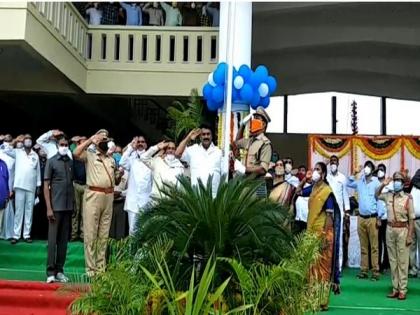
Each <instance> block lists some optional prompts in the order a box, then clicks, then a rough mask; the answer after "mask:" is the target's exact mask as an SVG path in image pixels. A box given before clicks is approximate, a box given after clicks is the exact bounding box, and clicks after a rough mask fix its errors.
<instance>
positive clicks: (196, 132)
mask: <svg viewBox="0 0 420 315" xmlns="http://www.w3.org/2000/svg"><path fill="white" fill-rule="evenodd" d="M200 134H201V129H200V128H195V129H193V130H191V131H190V133H189V134H188V137H189V138H190V140H192V141H194V140H195V139H196V138H197V137H198V136H199V135H200Z"/></svg>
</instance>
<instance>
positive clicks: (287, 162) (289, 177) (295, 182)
mask: <svg viewBox="0 0 420 315" xmlns="http://www.w3.org/2000/svg"><path fill="white" fill-rule="evenodd" d="M283 164H284V171H285V173H286V176H285V179H286V182H288V183H289V184H290V185H292V186H293V187H295V188H296V187H297V186H299V183H300V180H299V178H297V177H296V176H295V175H293V174H292V170H293V160H292V158H290V157H287V158H285V159H283Z"/></svg>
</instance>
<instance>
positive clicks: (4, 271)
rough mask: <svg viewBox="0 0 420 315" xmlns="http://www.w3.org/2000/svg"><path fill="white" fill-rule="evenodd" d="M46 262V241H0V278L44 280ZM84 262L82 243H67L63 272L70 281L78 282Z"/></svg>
mask: <svg viewBox="0 0 420 315" xmlns="http://www.w3.org/2000/svg"><path fill="white" fill-rule="evenodd" d="M46 263H47V241H34V242H33V243H32V244H28V243H24V242H19V243H17V244H16V245H11V244H10V242H7V241H3V240H2V241H0V279H8V280H32V281H45V279H46V273H45V270H46ZM84 264H85V263H84V255H83V243H81V242H71V243H69V244H68V248H67V259H66V264H65V266H64V272H65V273H66V275H67V276H68V277H69V278H70V279H71V280H72V282H80V281H78V279H80V278H81V277H82V274H83V273H84Z"/></svg>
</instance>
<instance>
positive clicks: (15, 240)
mask: <svg viewBox="0 0 420 315" xmlns="http://www.w3.org/2000/svg"><path fill="white" fill-rule="evenodd" d="M17 242H18V240H17V239H15V238H12V240H11V241H10V244H12V245H15V244H16V243H17Z"/></svg>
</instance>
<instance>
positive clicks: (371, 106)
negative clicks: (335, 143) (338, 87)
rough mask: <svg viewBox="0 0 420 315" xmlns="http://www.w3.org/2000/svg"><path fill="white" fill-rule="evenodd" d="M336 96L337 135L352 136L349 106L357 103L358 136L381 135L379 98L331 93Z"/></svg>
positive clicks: (350, 107)
mask: <svg viewBox="0 0 420 315" xmlns="http://www.w3.org/2000/svg"><path fill="white" fill-rule="evenodd" d="M333 94H334V95H335V96H337V133H338V134H352V129H351V121H352V118H351V109H352V106H351V104H352V103H353V101H355V102H356V103H357V118H358V119H357V127H358V134H363V135H379V134H381V98H380V97H376V96H365V95H359V94H347V93H333Z"/></svg>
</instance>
